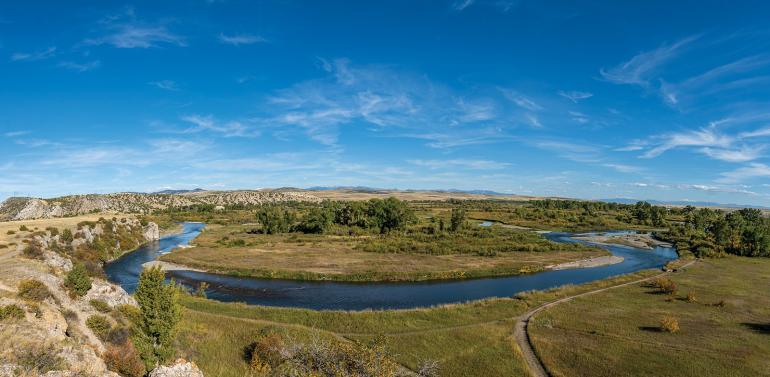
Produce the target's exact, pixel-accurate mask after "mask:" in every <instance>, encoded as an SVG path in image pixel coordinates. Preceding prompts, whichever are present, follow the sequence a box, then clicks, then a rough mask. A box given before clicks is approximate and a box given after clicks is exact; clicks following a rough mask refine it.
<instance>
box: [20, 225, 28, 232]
mask: <svg viewBox="0 0 770 377" xmlns="http://www.w3.org/2000/svg"><path fill="white" fill-rule="evenodd" d="M19 231H20V232H28V231H29V228H27V226H26V225H22V226H20V227H19Z"/></svg>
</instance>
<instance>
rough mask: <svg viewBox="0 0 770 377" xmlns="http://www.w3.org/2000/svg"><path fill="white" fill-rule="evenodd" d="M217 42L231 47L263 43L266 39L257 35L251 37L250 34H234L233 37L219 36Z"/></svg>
mask: <svg viewBox="0 0 770 377" xmlns="http://www.w3.org/2000/svg"><path fill="white" fill-rule="evenodd" d="M219 41H220V42H222V43H224V44H228V45H232V46H241V45H250V44H255V43H264V42H267V39H265V38H264V37H260V36H258V35H252V34H234V35H225V34H219Z"/></svg>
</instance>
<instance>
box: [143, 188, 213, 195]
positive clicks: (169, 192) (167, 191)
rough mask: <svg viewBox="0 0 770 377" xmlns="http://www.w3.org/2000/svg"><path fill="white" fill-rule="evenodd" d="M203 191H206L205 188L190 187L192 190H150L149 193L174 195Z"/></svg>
mask: <svg viewBox="0 0 770 377" xmlns="http://www.w3.org/2000/svg"><path fill="white" fill-rule="evenodd" d="M203 191H206V190H204V189H202V188H196V189H192V190H163V191H155V192H151V193H150V194H172V195H176V194H187V193H190V192H203Z"/></svg>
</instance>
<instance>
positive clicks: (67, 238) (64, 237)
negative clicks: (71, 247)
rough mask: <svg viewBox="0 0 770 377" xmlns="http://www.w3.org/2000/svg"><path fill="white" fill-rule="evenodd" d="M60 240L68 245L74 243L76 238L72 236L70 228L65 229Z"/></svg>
mask: <svg viewBox="0 0 770 377" xmlns="http://www.w3.org/2000/svg"><path fill="white" fill-rule="evenodd" d="M59 239H60V240H62V241H64V242H67V243H70V242H72V240H73V239H74V237H73V236H72V231H71V230H69V229H68V228H65V229H64V230H63V231H62V232H61V236H60V237H59Z"/></svg>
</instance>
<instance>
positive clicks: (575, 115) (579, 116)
mask: <svg viewBox="0 0 770 377" xmlns="http://www.w3.org/2000/svg"><path fill="white" fill-rule="evenodd" d="M569 115H570V117H572V120H574V121H575V122H578V123H580V124H586V123H588V122H590V120H589V119H588V116H587V115H585V114H583V113H581V112H578V111H570V112H569Z"/></svg>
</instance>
